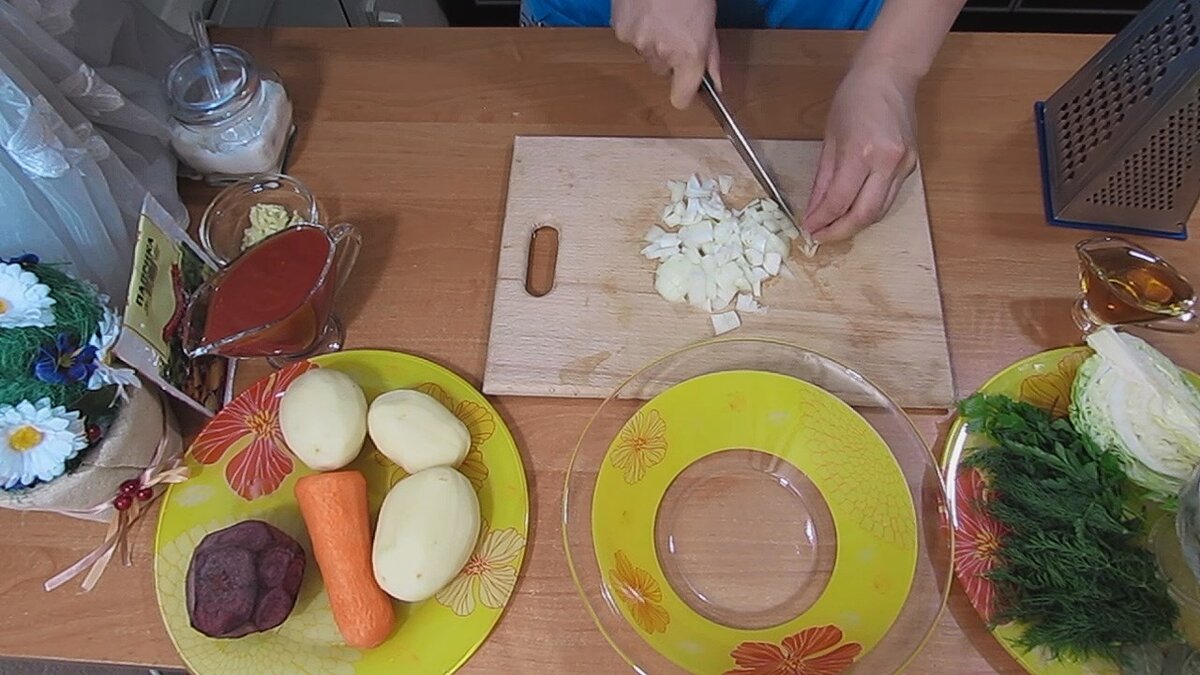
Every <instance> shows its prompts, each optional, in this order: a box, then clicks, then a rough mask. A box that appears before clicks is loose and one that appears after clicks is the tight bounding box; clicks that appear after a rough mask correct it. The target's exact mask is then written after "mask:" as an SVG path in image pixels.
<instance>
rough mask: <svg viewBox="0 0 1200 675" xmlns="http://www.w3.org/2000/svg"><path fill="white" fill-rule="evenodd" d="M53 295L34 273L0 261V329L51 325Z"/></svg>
mask: <svg viewBox="0 0 1200 675" xmlns="http://www.w3.org/2000/svg"><path fill="white" fill-rule="evenodd" d="M53 306H54V298H52V297H50V287H49V286H47V285H46V284H43V283H41V282H40V281H38V278H37V275H36V274H34V273H33V272H29V271H27V270H26V269H25V268H23V267H21V266H20V265H16V264H13V263H6V264H0V328H23V327H25V326H53V325H54V310H53V309H52V308H53Z"/></svg>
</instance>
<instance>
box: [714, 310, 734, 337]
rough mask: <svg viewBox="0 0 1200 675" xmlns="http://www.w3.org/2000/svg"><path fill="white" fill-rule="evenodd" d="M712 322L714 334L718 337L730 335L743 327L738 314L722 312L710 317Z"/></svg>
mask: <svg viewBox="0 0 1200 675" xmlns="http://www.w3.org/2000/svg"><path fill="white" fill-rule="evenodd" d="M709 318H710V319H711V320H712V325H713V332H714V333H716V334H717V335H721V334H724V333H728V332H729V331H731V330H735V329H737V328H738V327H739V326H741V325H742V320H741V318H740V317H739V316H738V313H737V312H722V313H720V314H713V315H712V316H711V317H709Z"/></svg>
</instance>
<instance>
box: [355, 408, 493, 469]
mask: <svg viewBox="0 0 1200 675" xmlns="http://www.w3.org/2000/svg"><path fill="white" fill-rule="evenodd" d="M367 429H368V430H369V431H370V434H371V440H372V441H374V442H375V447H376V448H379V451H380V452H382V453H383V454H384V455H386V456H387V457H388V459H390V460H392V461H393V462H395V463H397V464H399V465H400V466H401V467H402V468H403V469H404V470H405V471H407V472H408V473H417V472H418V471H422V470H424V469H428V468H430V467H435V466H458V465H459V464H461V463H462V461H463V458H465V457H466V456H467V450H470V449H471V432H469V431H467V426H466V425H465V424H463V423H462V421H461V420H459V419H458V418H457V417H455V416H454V413H452V412H450V411H449V410H446V407H445V406H443V405H442V404H441V403H438V401H437V399H435V398H433V397H432V396H429V395H427V394H423V393H421V392H419V391H414V390H412V389H397V390H396V391H389V392H388V393H386V394H383V395H382V396H380V397H378V398H376V399H375V400H374V401H373V402H372V403H371V409H370V411H368V412H367Z"/></svg>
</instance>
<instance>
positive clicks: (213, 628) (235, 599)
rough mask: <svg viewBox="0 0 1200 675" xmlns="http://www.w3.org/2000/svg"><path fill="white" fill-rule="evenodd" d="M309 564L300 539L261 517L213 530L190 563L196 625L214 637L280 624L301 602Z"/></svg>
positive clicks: (191, 615) (189, 600)
mask: <svg viewBox="0 0 1200 675" xmlns="http://www.w3.org/2000/svg"><path fill="white" fill-rule="evenodd" d="M304 565H305V556H304V549H303V548H301V546H300V544H298V543H296V540H295V539H292V538H291V537H289V536H288V535H287V534H285V533H283V532H282V531H280V530H279V529H278V528H275V527H273V526H271V525H269V524H267V523H264V522H263V521H261V520H244V521H242V522H240V523H237V524H235V525H231V526H230V527H227V528H225V529H223V530H218V531H216V532H213V533H211V534H209V535H208V536H206V537H204V539H203V540H201V542H200V545H199V546H197V547H196V550H195V552H194V553H192V561H191V564H190V565H189V566H188V573H187V610H188V617H189V618H190V619H191V622H192V627H193V628H195V629H196V630H198V631H200V632H201V633H204V634H205V635H207V636H209V637H214V638H237V637H242V636H243V635H249V634H250V633H257V632H261V631H264V630H270V629H272V628H274V627H276V626H278V625H279V624H281V623H283V622H284V620H285V619H287V617H288V615H289V614H291V613H292V608H293V607H294V606H295V604H296V596H297V594H299V592H300V582H301V581H302V580H303V579H304Z"/></svg>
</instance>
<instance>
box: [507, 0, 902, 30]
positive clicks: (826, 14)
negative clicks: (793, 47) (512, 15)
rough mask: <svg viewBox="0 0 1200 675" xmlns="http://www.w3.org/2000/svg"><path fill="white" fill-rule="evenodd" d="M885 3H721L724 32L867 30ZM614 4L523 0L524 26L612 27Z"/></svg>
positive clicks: (865, 0) (810, 0) (837, 0)
mask: <svg viewBox="0 0 1200 675" xmlns="http://www.w3.org/2000/svg"><path fill="white" fill-rule="evenodd" d="M882 6H883V0H717V25H718V26H720V27H722V28H828V29H856V30H857V29H866V28H869V27H870V26H871V23H872V22H873V21H875V16H876V15H877V14H879V8H880V7H882ZM611 10H612V2H611V0H521V23H523V24H526V25H534V26H608V25H610V23H611V21H612V16H611Z"/></svg>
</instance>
